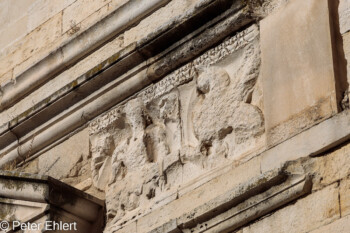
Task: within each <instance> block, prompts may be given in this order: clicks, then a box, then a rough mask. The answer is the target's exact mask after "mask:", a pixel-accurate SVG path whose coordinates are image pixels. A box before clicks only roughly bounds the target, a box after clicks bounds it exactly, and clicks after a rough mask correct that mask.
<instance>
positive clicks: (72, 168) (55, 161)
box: [24, 129, 90, 179]
mask: <svg viewBox="0 0 350 233" xmlns="http://www.w3.org/2000/svg"><path fill="white" fill-rule="evenodd" d="M89 153H90V152H89V138H88V130H87V129H85V130H83V131H81V132H79V133H77V134H75V135H73V136H72V137H71V138H69V139H68V140H66V141H64V142H62V143H61V144H59V145H57V146H56V147H54V148H52V149H51V150H49V151H47V152H46V153H44V154H43V155H41V156H40V157H39V158H38V159H37V162H34V163H36V164H37V171H36V172H34V173H39V174H42V175H50V176H52V177H54V178H56V179H63V178H68V177H76V176H78V174H79V173H80V172H81V169H82V167H81V162H82V161H83V160H87V159H88V157H89ZM29 169H32V168H29ZM24 171H27V169H24Z"/></svg>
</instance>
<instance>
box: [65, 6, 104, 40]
mask: <svg viewBox="0 0 350 233" xmlns="http://www.w3.org/2000/svg"><path fill="white" fill-rule="evenodd" d="M107 4H108V2H107V1H106V0H97V1H96V0H77V1H75V2H74V3H73V4H71V5H70V6H69V7H67V8H66V9H64V11H63V25H62V33H65V32H67V31H68V30H70V29H71V28H74V27H75V26H76V25H77V24H79V23H80V22H81V21H83V20H84V19H86V18H87V17H88V16H90V15H91V14H93V13H94V12H95V11H97V10H99V9H100V8H102V7H103V6H105V5H107Z"/></svg>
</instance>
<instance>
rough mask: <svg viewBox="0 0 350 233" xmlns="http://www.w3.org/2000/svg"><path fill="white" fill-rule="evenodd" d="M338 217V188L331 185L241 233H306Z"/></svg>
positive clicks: (244, 229)
mask: <svg viewBox="0 0 350 233" xmlns="http://www.w3.org/2000/svg"><path fill="white" fill-rule="evenodd" d="M339 217H340V214H339V201H338V188H337V185H332V186H329V187H327V188H325V189H323V190H321V191H319V192H316V193H314V194H312V195H310V196H307V197H305V198H303V199H300V200H298V201H297V202H296V203H295V204H294V205H291V206H287V207H285V208H283V209H281V210H279V211H277V212H275V213H273V214H272V215H271V216H268V217H266V218H264V219H262V220H260V221H258V222H256V223H253V224H251V225H250V226H248V227H246V228H243V233H250V232H252V233H253V232H254V233H255V232H261V233H265V232H266V233H267V232H279V233H284V232H285V233H287V232H288V233H294V232H295V233H300V232H307V231H311V230H313V229H315V228H318V227H320V226H322V225H325V224H328V223H331V222H332V221H334V220H335V219H337V218H339Z"/></svg>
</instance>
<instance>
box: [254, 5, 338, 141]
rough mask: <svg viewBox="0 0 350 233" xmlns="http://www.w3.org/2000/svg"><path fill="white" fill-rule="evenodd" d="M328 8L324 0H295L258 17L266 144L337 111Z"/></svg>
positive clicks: (279, 139)
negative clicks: (259, 22) (262, 16)
mask: <svg viewBox="0 0 350 233" xmlns="http://www.w3.org/2000/svg"><path fill="white" fill-rule="evenodd" d="M328 11H329V9H328V0H310V1H304V0H295V1H290V2H289V3H288V4H286V6H285V7H283V8H282V9H281V10H280V11H278V12H276V13H275V14H272V15H270V16H268V17H267V18H265V19H264V20H262V21H261V41H262V43H261V50H262V52H261V56H262V71H261V72H262V81H263V90H264V113H265V115H266V121H265V123H266V130H267V132H268V144H270V145H273V144H276V143H277V142H280V141H282V140H284V139H286V138H288V137H290V136H292V135H294V134H296V133H297V132H299V131H301V130H302V129H304V128H307V127H310V126H311V125H313V124H315V122H318V121H320V120H321V119H324V118H327V117H329V116H331V115H333V114H335V113H337V111H338V110H337V104H338V103H337V96H336V89H335V88H336V85H335V78H336V77H335V74H334V66H333V53H332V41H331V30H330V23H329V12H328ZM301 41H302V43H301Z"/></svg>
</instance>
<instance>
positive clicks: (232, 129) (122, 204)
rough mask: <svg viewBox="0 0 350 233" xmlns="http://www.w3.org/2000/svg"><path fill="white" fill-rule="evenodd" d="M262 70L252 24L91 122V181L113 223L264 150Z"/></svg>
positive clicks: (145, 211) (110, 223) (109, 219)
mask: <svg viewBox="0 0 350 233" xmlns="http://www.w3.org/2000/svg"><path fill="white" fill-rule="evenodd" d="M259 67H260V52H259V44H258V29H257V27H256V26H252V27H250V28H248V29H246V30H245V31H243V32H240V33H238V34H237V35H235V36H233V37H231V38H228V39H227V40H225V41H224V42H223V43H222V44H221V45H219V46H218V47H216V48H213V49H211V50H209V51H208V52H206V53H205V54H203V55H202V56H200V57H199V58H197V59H195V60H194V61H193V62H190V63H189V64H187V65H185V66H184V67H182V68H180V69H179V70H177V71H175V72H173V73H171V74H169V75H168V76H166V77H164V78H163V79H162V81H160V82H159V83H157V84H154V85H152V86H150V87H149V88H148V89H147V90H145V91H143V92H142V93H140V94H139V95H138V96H136V97H134V98H133V99H131V100H129V101H127V103H126V104H124V105H120V106H118V107H117V108H115V109H113V110H111V111H110V112H108V113H107V114H105V115H103V116H101V117H100V118H98V119H96V120H95V121H94V122H92V123H91V125H90V142H91V154H92V164H91V166H92V171H93V183H94V185H95V187H97V188H98V189H100V190H104V191H105V192H106V203H107V212H108V222H109V225H111V226H113V227H115V226H117V225H118V224H119V223H121V222H123V221H127V220H129V219H131V218H133V217H135V216H137V215H141V214H145V213H147V212H148V211H151V210H152V209H154V208H157V207H158V206H160V205H162V204H164V202H166V200H167V199H168V198H169V196H171V193H172V190H176V189H177V188H178V187H179V185H183V184H185V183H186V182H188V181H190V180H192V179H194V178H196V177H198V176H200V175H201V174H203V173H204V172H206V171H209V170H211V169H213V168H216V167H220V166H221V165H223V164H225V163H227V162H228V161H231V162H232V161H234V160H239V159H240V158H242V157H244V156H246V155H247V154H249V152H251V151H252V150H256V149H257V148H259V146H260V145H262V144H263V140H264V119H263V113H262V111H261V110H260V109H261V106H260V99H259V98H260V97H259V96H261V93H260V89H259V85H258V76H259ZM259 93H260V94H259ZM174 198H176V197H174ZM107 232H108V227H107Z"/></svg>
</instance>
